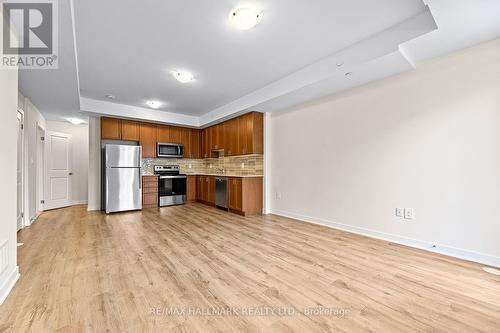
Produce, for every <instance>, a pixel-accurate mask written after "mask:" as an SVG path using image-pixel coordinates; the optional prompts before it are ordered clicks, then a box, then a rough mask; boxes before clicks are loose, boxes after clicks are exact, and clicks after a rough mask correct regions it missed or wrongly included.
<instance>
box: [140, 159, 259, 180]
mask: <svg viewBox="0 0 500 333" xmlns="http://www.w3.org/2000/svg"><path fill="white" fill-rule="evenodd" d="M172 164H173V165H179V166H180V168H181V173H184V174H218V173H221V172H220V170H221V169H224V173H225V174H227V175H232V176H262V175H263V174H264V156H263V155H258V154H256V155H242V156H227V157H220V158H206V159H203V160H201V159H189V158H179V159H176V158H169V159H165V158H145V159H143V160H142V173H143V174H146V175H148V174H153V166H154V165H172Z"/></svg>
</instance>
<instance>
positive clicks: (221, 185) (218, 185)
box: [215, 177, 227, 209]
mask: <svg viewBox="0 0 500 333" xmlns="http://www.w3.org/2000/svg"><path fill="white" fill-rule="evenodd" d="M215 206H217V207H219V208H224V209H227V177H215Z"/></svg>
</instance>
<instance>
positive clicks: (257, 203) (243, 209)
mask: <svg viewBox="0 0 500 333" xmlns="http://www.w3.org/2000/svg"><path fill="white" fill-rule="evenodd" d="M227 189H228V201H229V202H228V207H229V211H230V212H232V213H236V214H240V215H243V216H248V215H260V214H262V200H263V198H262V189H263V185H262V177H245V178H241V177H229V178H228V185H227Z"/></svg>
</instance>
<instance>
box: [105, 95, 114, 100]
mask: <svg viewBox="0 0 500 333" xmlns="http://www.w3.org/2000/svg"><path fill="white" fill-rule="evenodd" d="M106 98H107V99H116V96H115V95H111V94H109V95H106Z"/></svg>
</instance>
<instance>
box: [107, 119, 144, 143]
mask: <svg viewBox="0 0 500 333" xmlns="http://www.w3.org/2000/svg"><path fill="white" fill-rule="evenodd" d="M139 127H140V126H139V122H137V121H131V120H125V119H116V118H107V117H102V118H101V139H103V140H129V141H139V138H140V130H139Z"/></svg>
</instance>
